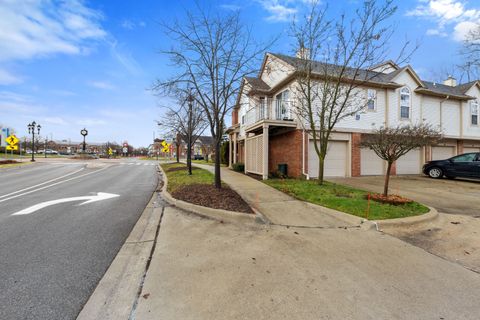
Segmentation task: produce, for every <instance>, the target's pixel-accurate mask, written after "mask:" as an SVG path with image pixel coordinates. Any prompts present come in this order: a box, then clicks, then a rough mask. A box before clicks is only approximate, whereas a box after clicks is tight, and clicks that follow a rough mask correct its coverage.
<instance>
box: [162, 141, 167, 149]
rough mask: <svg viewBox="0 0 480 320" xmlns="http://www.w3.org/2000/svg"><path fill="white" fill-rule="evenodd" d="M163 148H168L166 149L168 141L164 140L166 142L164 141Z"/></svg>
mask: <svg viewBox="0 0 480 320" xmlns="http://www.w3.org/2000/svg"><path fill="white" fill-rule="evenodd" d="M162 146H163V147H164V148H166V147H167V146H168V143H167V141H165V140H164V141H162Z"/></svg>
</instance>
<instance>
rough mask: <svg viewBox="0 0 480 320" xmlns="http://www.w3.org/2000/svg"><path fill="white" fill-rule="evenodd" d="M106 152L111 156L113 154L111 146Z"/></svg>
mask: <svg viewBox="0 0 480 320" xmlns="http://www.w3.org/2000/svg"><path fill="white" fill-rule="evenodd" d="M108 154H109V155H110V156H111V155H112V154H113V151H112V148H108Z"/></svg>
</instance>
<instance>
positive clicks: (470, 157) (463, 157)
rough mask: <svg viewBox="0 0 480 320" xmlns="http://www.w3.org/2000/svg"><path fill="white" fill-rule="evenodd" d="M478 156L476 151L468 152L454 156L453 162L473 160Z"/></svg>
mask: <svg viewBox="0 0 480 320" xmlns="http://www.w3.org/2000/svg"><path fill="white" fill-rule="evenodd" d="M476 157H477V154H476V153H466V154H462V155H460V156H457V157H454V158H452V161H453V162H472V161H475V159H476Z"/></svg>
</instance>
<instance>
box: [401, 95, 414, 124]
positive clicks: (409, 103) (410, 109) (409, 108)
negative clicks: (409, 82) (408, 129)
mask: <svg viewBox="0 0 480 320" xmlns="http://www.w3.org/2000/svg"><path fill="white" fill-rule="evenodd" d="M405 89H406V90H408V93H403V91H404V90H405ZM402 95H408V118H405V117H402ZM398 104H399V109H398V111H399V118H400V120H405V121H411V119H412V90H410V88H409V87H403V88H401V89H400V95H399V100H398ZM405 107H406V106H405Z"/></svg>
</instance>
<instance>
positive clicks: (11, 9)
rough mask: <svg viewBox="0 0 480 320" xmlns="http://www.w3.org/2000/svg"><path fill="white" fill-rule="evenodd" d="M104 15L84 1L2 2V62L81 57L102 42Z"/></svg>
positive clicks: (0, 3) (8, 0)
mask: <svg viewBox="0 0 480 320" xmlns="http://www.w3.org/2000/svg"><path fill="white" fill-rule="evenodd" d="M101 19H102V15H101V14H100V13H99V12H97V11H95V10H92V9H89V8H87V7H86V6H85V5H84V4H83V1H81V0H71V1H64V2H59V3H57V2H53V1H22V2H21V3H19V2H17V1H15V0H6V1H1V2H0V30H2V32H1V33H0V61H7V60H21V59H31V58H36V57H44V56H48V55H50V54H57V53H63V54H81V53H82V52H83V51H84V49H85V48H87V47H88V42H87V41H89V40H97V39H102V38H104V37H105V36H106V32H105V31H104V30H103V29H102V27H101V26H100V20H101Z"/></svg>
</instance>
